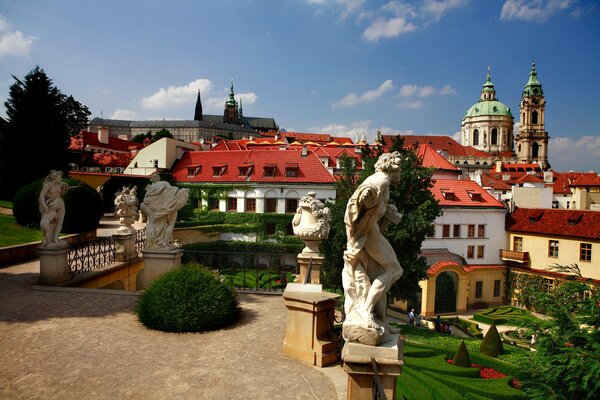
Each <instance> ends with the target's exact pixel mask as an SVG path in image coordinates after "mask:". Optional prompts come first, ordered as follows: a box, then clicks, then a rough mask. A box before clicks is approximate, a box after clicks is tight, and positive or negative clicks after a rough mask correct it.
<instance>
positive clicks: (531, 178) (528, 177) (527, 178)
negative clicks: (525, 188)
mask: <svg viewBox="0 0 600 400" xmlns="http://www.w3.org/2000/svg"><path fill="white" fill-rule="evenodd" d="M515 183H517V184H518V183H544V180H543V179H541V178H538V177H537V176H535V175H533V174H525V175H523V176H522V177H520V178H519V179H517V180H516V181H515Z"/></svg>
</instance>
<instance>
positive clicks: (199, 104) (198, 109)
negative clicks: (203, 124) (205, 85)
mask: <svg viewBox="0 0 600 400" xmlns="http://www.w3.org/2000/svg"><path fill="white" fill-rule="evenodd" d="M194 121H202V99H201V98H200V89H198V98H197V99H196V109H195V110H194Z"/></svg>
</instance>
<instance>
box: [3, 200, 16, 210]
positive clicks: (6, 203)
mask: <svg viewBox="0 0 600 400" xmlns="http://www.w3.org/2000/svg"><path fill="white" fill-rule="evenodd" d="M0 207H4V208H10V209H12V208H13V202H12V201H6V200H0Z"/></svg>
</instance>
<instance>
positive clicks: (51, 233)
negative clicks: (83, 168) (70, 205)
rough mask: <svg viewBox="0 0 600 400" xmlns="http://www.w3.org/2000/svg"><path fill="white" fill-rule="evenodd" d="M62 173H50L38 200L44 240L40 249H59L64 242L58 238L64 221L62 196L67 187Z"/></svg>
mask: <svg viewBox="0 0 600 400" xmlns="http://www.w3.org/2000/svg"><path fill="white" fill-rule="evenodd" d="M62 176H63V173H62V171H54V170H52V171H50V173H49V174H48V176H46V178H45V179H44V184H43V186H42V190H41V192H40V197H39V198H38V203H39V208H40V214H41V216H42V218H41V220H40V227H41V228H42V233H43V234H44V238H43V240H42V247H60V246H63V245H64V242H63V241H61V240H60V239H59V238H58V235H59V233H60V231H61V230H62V225H63V221H64V219H65V202H64V201H63V199H62V196H63V195H64V194H65V193H67V190H69V186H68V185H67V184H66V183H65V182H63V181H62Z"/></svg>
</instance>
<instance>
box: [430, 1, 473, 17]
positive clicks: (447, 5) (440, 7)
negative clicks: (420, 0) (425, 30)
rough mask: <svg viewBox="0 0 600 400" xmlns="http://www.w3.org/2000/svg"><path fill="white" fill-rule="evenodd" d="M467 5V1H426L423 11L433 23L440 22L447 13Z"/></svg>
mask: <svg viewBox="0 0 600 400" xmlns="http://www.w3.org/2000/svg"><path fill="white" fill-rule="evenodd" d="M465 3H466V1H465V0H426V1H425V3H424V4H423V6H422V8H421V11H422V12H423V13H424V14H426V15H428V16H429V18H431V21H432V22H438V21H439V20H440V19H441V18H442V17H443V16H444V14H445V13H446V12H448V11H449V10H452V9H453V8H457V7H461V6H463V5H464V4H465Z"/></svg>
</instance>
